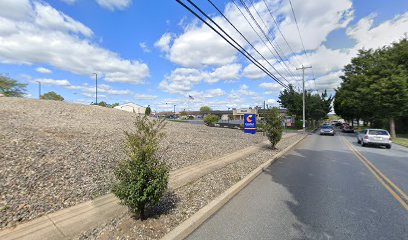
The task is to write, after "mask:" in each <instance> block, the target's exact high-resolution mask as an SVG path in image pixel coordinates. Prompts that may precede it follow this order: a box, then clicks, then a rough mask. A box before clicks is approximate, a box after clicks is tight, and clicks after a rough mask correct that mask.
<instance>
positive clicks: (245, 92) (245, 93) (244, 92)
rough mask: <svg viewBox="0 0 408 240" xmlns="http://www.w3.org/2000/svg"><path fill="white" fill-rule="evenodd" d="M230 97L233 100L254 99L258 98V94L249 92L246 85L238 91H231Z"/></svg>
mask: <svg viewBox="0 0 408 240" xmlns="http://www.w3.org/2000/svg"><path fill="white" fill-rule="evenodd" d="M230 96H233V97H234V98H239V97H241V96H251V97H256V96H259V94H258V93H256V92H254V91H251V90H250V89H249V87H248V85H245V84H242V85H241V86H240V87H239V89H238V90H231V95H230Z"/></svg>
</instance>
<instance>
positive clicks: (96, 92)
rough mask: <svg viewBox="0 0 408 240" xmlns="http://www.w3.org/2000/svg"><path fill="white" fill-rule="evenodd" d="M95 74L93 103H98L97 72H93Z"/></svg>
mask: <svg viewBox="0 0 408 240" xmlns="http://www.w3.org/2000/svg"><path fill="white" fill-rule="evenodd" d="M93 74H95V83H96V84H95V104H96V105H98V74H97V73H93Z"/></svg>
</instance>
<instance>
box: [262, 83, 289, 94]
mask: <svg viewBox="0 0 408 240" xmlns="http://www.w3.org/2000/svg"><path fill="white" fill-rule="evenodd" d="M259 87H261V88H264V89H267V90H270V91H277V92H279V91H281V90H282V89H283V87H282V86H281V85H280V84H279V83H272V82H264V83H261V84H259Z"/></svg>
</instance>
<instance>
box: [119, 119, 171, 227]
mask: <svg viewBox="0 0 408 240" xmlns="http://www.w3.org/2000/svg"><path fill="white" fill-rule="evenodd" d="M164 126H165V122H164V119H162V120H150V119H149V118H148V117H147V116H144V117H137V118H136V121H135V128H136V129H135V132H134V133H129V132H125V135H126V154H127V159H125V160H123V161H121V162H120V163H119V165H118V167H117V169H116V170H115V176H116V179H117V180H118V181H117V183H116V184H115V185H114V187H113V190H112V191H113V193H114V194H115V195H116V196H117V197H118V198H119V199H120V200H121V202H122V204H124V205H126V206H128V207H129V208H130V210H131V211H133V212H134V213H136V214H139V216H140V218H141V219H142V220H143V219H145V209H146V207H148V206H151V207H152V206H154V205H155V204H157V203H158V202H159V200H160V198H161V197H162V196H163V194H164V193H165V191H166V190H167V183H168V178H169V167H168V166H167V165H166V164H165V163H164V162H163V161H161V159H160V157H159V156H158V154H157V152H158V150H159V143H160V141H161V139H162V138H163V137H164V133H162V129H163V128H164Z"/></svg>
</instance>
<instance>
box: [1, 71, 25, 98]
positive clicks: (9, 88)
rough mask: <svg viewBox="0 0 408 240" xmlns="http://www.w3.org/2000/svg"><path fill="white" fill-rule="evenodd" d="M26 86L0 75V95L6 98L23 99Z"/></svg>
mask: <svg viewBox="0 0 408 240" xmlns="http://www.w3.org/2000/svg"><path fill="white" fill-rule="evenodd" d="M26 86H27V84H24V83H18V82H17V80H14V79H11V78H9V77H7V76H2V75H0V94H3V95H4V96H6V97H23V96H24V94H25V91H26V89H25V87H26Z"/></svg>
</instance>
